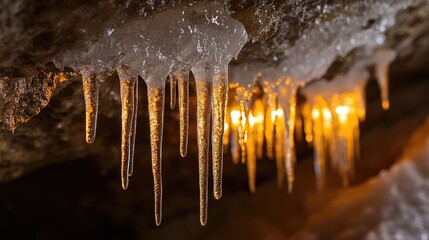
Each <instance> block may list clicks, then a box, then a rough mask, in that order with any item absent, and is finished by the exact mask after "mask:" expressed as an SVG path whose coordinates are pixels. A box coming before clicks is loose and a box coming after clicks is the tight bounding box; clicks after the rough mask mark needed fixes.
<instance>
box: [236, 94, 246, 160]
mask: <svg viewBox="0 0 429 240" xmlns="http://www.w3.org/2000/svg"><path fill="white" fill-rule="evenodd" d="M239 105H240V122H239V125H238V143H239V146H240V150H241V163H242V164H244V163H245V162H246V142H247V110H246V108H245V106H244V101H239Z"/></svg>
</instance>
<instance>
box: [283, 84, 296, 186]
mask: <svg viewBox="0 0 429 240" xmlns="http://www.w3.org/2000/svg"><path fill="white" fill-rule="evenodd" d="M288 88H290V90H289V91H290V97H289V103H288V105H289V109H284V110H287V111H288V116H287V119H285V124H286V126H285V133H286V145H285V146H286V156H285V161H286V162H285V167H286V172H287V180H288V191H289V193H291V192H292V189H293V182H294V181H295V161H296V159H295V158H294V156H295V152H294V151H295V142H294V131H295V118H296V92H297V88H296V87H295V86H294V84H293V83H292V84H291V85H290V86H288Z"/></svg>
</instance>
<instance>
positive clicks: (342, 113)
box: [335, 106, 350, 116]
mask: <svg viewBox="0 0 429 240" xmlns="http://www.w3.org/2000/svg"><path fill="white" fill-rule="evenodd" d="M335 112H336V113H337V114H338V115H340V116H345V115H347V114H348V113H349V112H350V108H349V107H347V106H338V107H336V108H335Z"/></svg>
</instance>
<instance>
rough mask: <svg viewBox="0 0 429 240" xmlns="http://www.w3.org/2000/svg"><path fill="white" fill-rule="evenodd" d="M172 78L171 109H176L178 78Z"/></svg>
mask: <svg viewBox="0 0 429 240" xmlns="http://www.w3.org/2000/svg"><path fill="white" fill-rule="evenodd" d="M169 78H170V109H174V108H175V107H176V101H177V96H176V94H177V76H176V75H174V74H170V75H169Z"/></svg>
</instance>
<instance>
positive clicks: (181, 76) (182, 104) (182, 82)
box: [177, 71, 189, 157]
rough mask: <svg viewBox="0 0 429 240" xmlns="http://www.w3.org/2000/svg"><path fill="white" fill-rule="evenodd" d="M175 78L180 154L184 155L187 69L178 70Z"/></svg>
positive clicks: (187, 117) (186, 115) (186, 124)
mask: <svg viewBox="0 0 429 240" xmlns="http://www.w3.org/2000/svg"><path fill="white" fill-rule="evenodd" d="M177 78H178V83H179V115H180V116H179V118H180V155H181V156H182V157H185V156H186V153H187V151H188V126H189V71H179V72H178V73H177Z"/></svg>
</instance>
